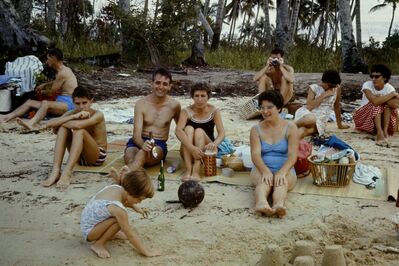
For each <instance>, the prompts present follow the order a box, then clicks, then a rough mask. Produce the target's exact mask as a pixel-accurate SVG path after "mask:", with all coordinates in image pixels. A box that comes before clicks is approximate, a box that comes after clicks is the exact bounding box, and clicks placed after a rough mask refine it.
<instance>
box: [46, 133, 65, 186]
mask: <svg viewBox="0 0 399 266" xmlns="http://www.w3.org/2000/svg"><path fill="white" fill-rule="evenodd" d="M71 139H72V132H71V130H70V129H69V128H65V127H60V128H59V129H58V131H57V139H56V141H55V148H54V159H53V169H52V171H51V173H50V175H49V176H48V178H47V179H46V180H44V181H43V182H42V186H43V187H49V186H51V185H53V184H54V183H55V182H57V181H58V179H59V178H60V174H61V166H62V160H63V159H64V154H65V150H66V148H67V146H70V144H71Z"/></svg>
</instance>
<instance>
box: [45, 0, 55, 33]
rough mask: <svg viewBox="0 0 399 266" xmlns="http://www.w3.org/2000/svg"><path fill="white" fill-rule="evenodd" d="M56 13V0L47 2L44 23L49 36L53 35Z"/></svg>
mask: <svg viewBox="0 0 399 266" xmlns="http://www.w3.org/2000/svg"><path fill="white" fill-rule="evenodd" d="M56 13H57V0H49V1H48V2H47V12H46V23H47V29H48V30H49V32H50V33H51V34H54V33H55V30H56V28H55V20H56Z"/></svg>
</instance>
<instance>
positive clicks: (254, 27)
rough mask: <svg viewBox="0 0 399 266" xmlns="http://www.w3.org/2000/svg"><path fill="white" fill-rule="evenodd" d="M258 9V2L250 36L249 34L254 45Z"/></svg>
mask: <svg viewBox="0 0 399 266" xmlns="http://www.w3.org/2000/svg"><path fill="white" fill-rule="evenodd" d="M259 10H260V3H258V8H257V9H256V16H255V22H254V26H253V27H252V36H251V45H254V41H255V37H256V26H257V24H258V16H259Z"/></svg>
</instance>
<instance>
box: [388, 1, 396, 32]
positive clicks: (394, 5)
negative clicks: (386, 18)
mask: <svg viewBox="0 0 399 266" xmlns="http://www.w3.org/2000/svg"><path fill="white" fill-rule="evenodd" d="M395 10H396V3H395V2H393V3H392V18H391V23H390V24H389V30H388V37H391V30H392V24H393V20H394V19H395Z"/></svg>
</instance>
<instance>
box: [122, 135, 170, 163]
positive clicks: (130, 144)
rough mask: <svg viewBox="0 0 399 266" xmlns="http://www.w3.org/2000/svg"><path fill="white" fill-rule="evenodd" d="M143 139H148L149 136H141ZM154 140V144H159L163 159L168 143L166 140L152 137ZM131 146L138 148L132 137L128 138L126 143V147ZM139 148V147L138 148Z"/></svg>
mask: <svg viewBox="0 0 399 266" xmlns="http://www.w3.org/2000/svg"><path fill="white" fill-rule="evenodd" d="M143 140H144V141H146V140H150V138H147V137H143ZM154 140H155V145H156V146H159V147H161V148H162V151H163V160H165V158H166V154H167V153H168V144H167V143H166V141H164V140H160V139H154ZM131 147H136V148H139V147H138V146H137V145H136V144H135V143H134V142H133V139H132V138H130V139H129V141H128V142H127V143H126V148H131ZM139 149H140V148H139Z"/></svg>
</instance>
